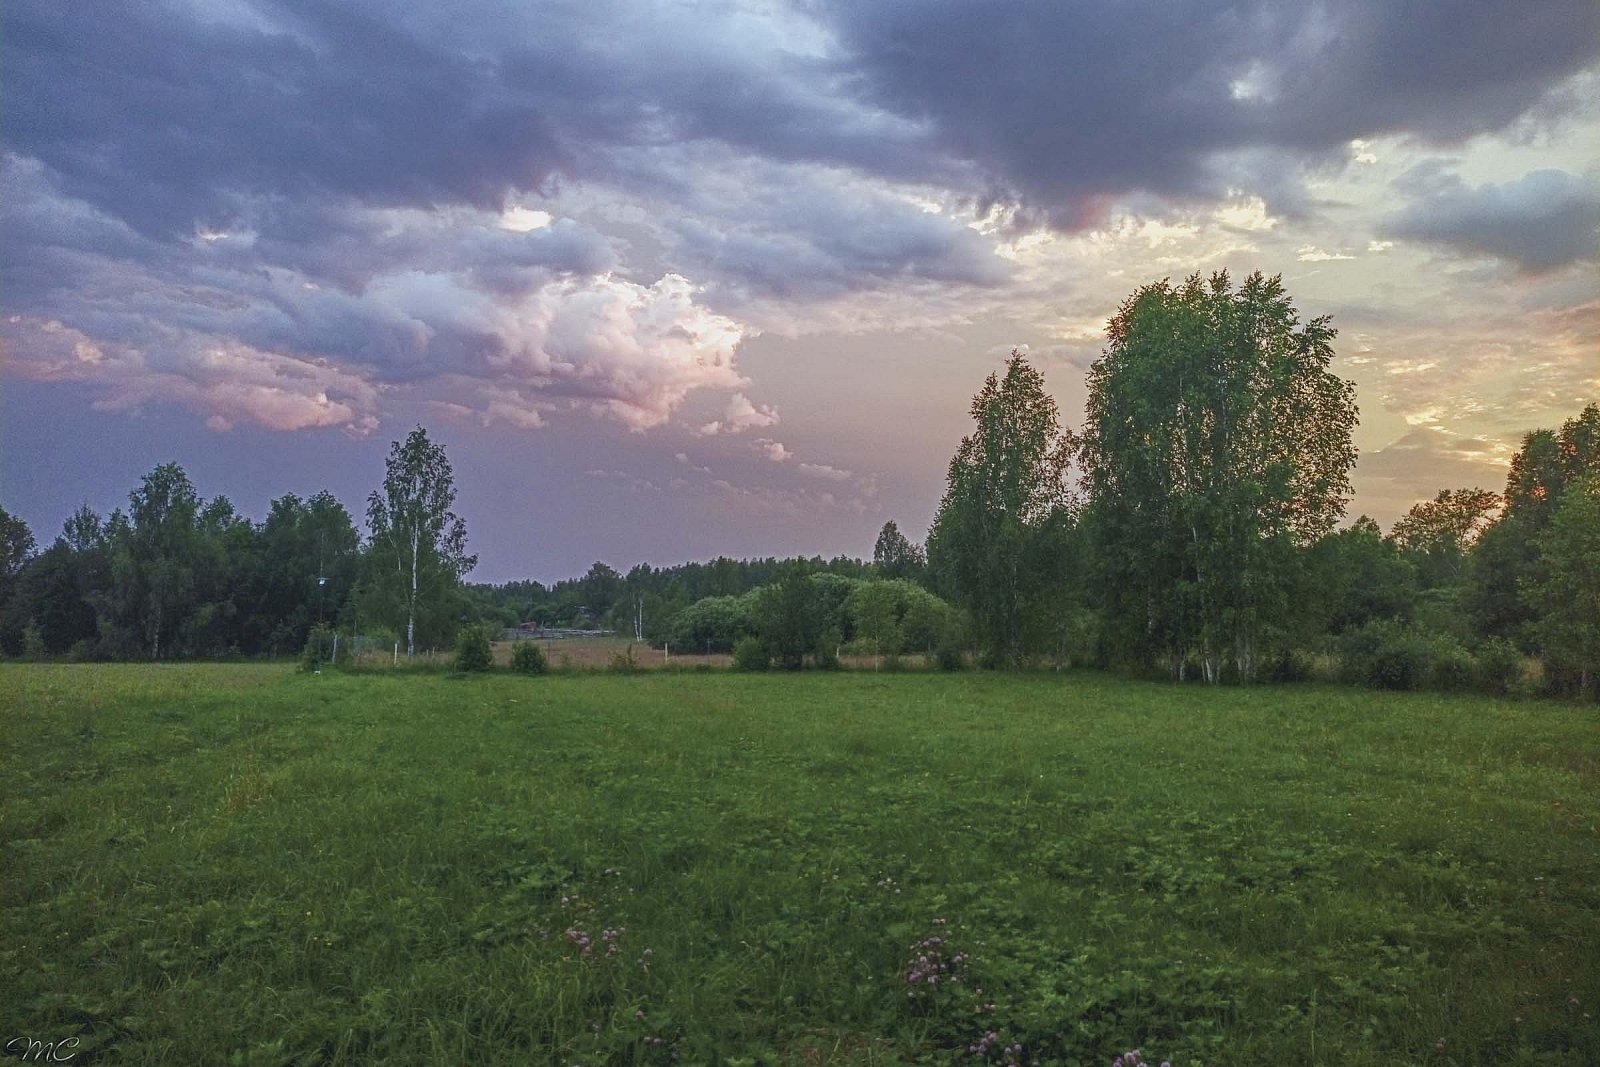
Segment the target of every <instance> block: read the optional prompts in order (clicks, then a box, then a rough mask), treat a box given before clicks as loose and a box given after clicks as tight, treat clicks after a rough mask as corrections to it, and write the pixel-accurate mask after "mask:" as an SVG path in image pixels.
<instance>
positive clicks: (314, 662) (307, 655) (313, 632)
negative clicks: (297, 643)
mask: <svg viewBox="0 0 1600 1067" xmlns="http://www.w3.org/2000/svg"><path fill="white" fill-rule="evenodd" d="M332 659H333V630H332V629H331V628H330V627H328V626H327V625H326V624H324V623H318V624H317V625H315V626H313V627H312V628H311V629H310V630H309V631H307V633H306V642H305V644H304V645H303V646H301V649H300V669H301V670H303V671H316V670H321V669H322V665H323V664H325V663H328V662H329V661H330V660H332Z"/></svg>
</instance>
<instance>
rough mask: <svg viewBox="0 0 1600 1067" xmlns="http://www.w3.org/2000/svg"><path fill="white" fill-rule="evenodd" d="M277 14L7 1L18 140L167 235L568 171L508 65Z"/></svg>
mask: <svg viewBox="0 0 1600 1067" xmlns="http://www.w3.org/2000/svg"><path fill="white" fill-rule="evenodd" d="M270 10H271V11H272V12H273V14H274V15H275V16H276V18H277V19H279V20H280V22H281V26H282V28H281V29H274V30H268V29H265V28H261V27H258V26H253V25H240V24H237V23H233V22H224V21H210V20H205V19H202V18H199V17H196V15H195V12H194V10H193V9H187V8H183V7H178V6H173V5H161V4H156V3H145V4H126V5H117V6H116V10H115V12H114V13H112V12H111V11H109V10H108V9H107V7H106V5H100V4H60V3H55V2H53V0H19V2H17V3H12V4H8V5H7V8H6V34H5V41H4V61H5V72H4V77H5V89H6V110H7V123H6V141H7V144H8V146H9V147H10V148H11V150H12V151H14V152H17V153H19V154H23V155H28V156H33V157H35V158H37V159H40V160H42V161H43V162H44V163H45V164H47V165H48V166H50V167H51V168H52V169H53V170H55V171H56V172H57V173H59V174H60V175H61V176H62V180H63V185H64V187H65V189H66V191H67V192H69V193H71V194H72V195H74V196H78V197H80V198H82V199H85V200H87V201H89V202H90V203H93V204H95V205H97V206H101V207H105V208H107V209H109V210H111V211H112V212H114V213H115V214H116V215H117V216H118V217H119V218H122V219H123V220H125V221H127V222H128V223H129V224H130V225H132V226H134V227H135V228H137V229H139V230H141V231H143V232H146V233H150V234H153V235H160V236H169V237H170V236H178V235H183V234H186V233H189V232H192V230H193V229H194V227H195V226H196V224H197V223H198V224H202V225H225V224H229V223H231V222H232V221H233V220H235V219H236V218H238V217H239V216H240V215H241V214H244V213H247V212H248V210H249V207H250V203H249V201H250V198H252V197H258V196H269V197H290V198H300V197H334V198H344V197H350V198H355V199H358V200H365V201H371V202H380V203H385V204H404V205H412V206H419V207H422V206H428V205H431V204H436V203H441V202H443V203H451V202H465V203H471V204H475V205H479V206H496V205H498V204H499V202H500V198H501V197H502V196H503V195H504V193H505V192H506V190H507V189H508V188H509V187H512V186H518V187H522V188H532V187H534V186H536V185H537V184H538V183H539V182H541V181H543V180H545V179H546V178H547V177H548V176H549V174H550V173H551V171H552V170H553V169H554V168H555V167H556V166H558V165H559V164H560V163H561V161H562V155H561V150H560V148H559V147H558V145H557V144H556V140H555V138H554V136H553V134H552V132H551V130H550V128H549V125H548V123H547V122H546V121H545V119H544V117H543V114H542V111H541V110H540V109H539V108H538V107H537V106H535V103H534V102H533V101H532V100H531V99H529V97H528V95H527V94H526V92H525V91H523V90H522V89H520V88H519V87H517V86H515V85H513V84H511V83H509V82H508V81H507V80H506V79H505V78H504V77H503V76H502V74H501V72H500V70H499V68H498V67H497V66H495V65H494V64H485V63H481V62H475V61H473V60H471V59H469V58H468V57H465V56H460V55H449V54H446V53H443V52H441V51H439V50H437V49H434V48H431V47H429V46H427V45H426V44H425V43H423V42H421V41H419V40H417V39H416V38H415V37H414V36H412V35H411V34H410V33H409V32H407V30H406V29H405V28H404V27H402V26H398V25H395V24H393V23H390V22H386V21H383V20H381V19H378V18H375V17H371V16H367V15H362V14H357V13H353V12H350V11H348V10H345V9H342V8H341V7H339V6H337V5H333V4H319V3H293V4H284V5H274V6H272V7H271V8H270Z"/></svg>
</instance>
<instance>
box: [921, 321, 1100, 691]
mask: <svg viewBox="0 0 1600 1067" xmlns="http://www.w3.org/2000/svg"><path fill="white" fill-rule="evenodd" d="M971 414H972V419H973V421H974V422H975V423H976V424H977V425H976V427H975V428H974V430H973V432H972V433H971V434H970V435H969V436H967V437H964V438H962V440H961V445H960V447H959V448H958V449H957V450H956V454H955V456H954V457H952V458H951V460H950V469H949V476H948V479H947V483H946V488H945V494H944V499H943V500H942V501H941V502H940V504H939V511H938V513H937V515H935V517H934V520H933V527H932V529H931V530H930V531H929V533H928V568H929V571H930V572H931V574H932V576H933V580H934V584H935V587H936V588H937V589H938V590H939V591H940V592H941V593H944V594H945V595H947V596H949V597H950V598H951V599H952V600H953V601H954V602H955V603H957V604H959V605H960V606H962V607H963V608H965V609H966V610H967V611H968V612H969V613H970V615H971V617H972V621H973V626H974V630H975V634H974V636H975V637H976V639H977V641H978V643H979V645H980V646H981V647H982V648H983V650H984V659H985V661H986V662H989V663H991V664H993V665H996V666H1006V665H1013V664H1017V663H1021V662H1022V661H1023V660H1024V659H1026V658H1027V657H1028V655H1029V654H1030V653H1031V652H1032V651H1033V649H1032V648H1030V646H1029V642H1028V640H1027V638H1028V631H1029V625H1028V623H1029V616H1030V613H1031V612H1032V611H1034V610H1035V609H1036V608H1037V607H1038V606H1039V604H1040V603H1041V602H1045V603H1047V602H1049V600H1050V599H1051V597H1052V595H1053V594H1054V593H1055V592H1056V590H1055V589H1053V588H1051V587H1050V586H1049V585H1047V584H1045V583H1041V582H1039V581H1037V580H1036V576H1035V575H1034V574H1032V573H1030V567H1029V563H1030V561H1031V557H1032V556H1033V555H1034V554H1035V553H1036V551H1037V546H1038V542H1039V540H1040V538H1041V537H1042V536H1043V535H1044V533H1043V532H1044V531H1045V530H1046V529H1047V527H1048V526H1049V524H1050V523H1051V522H1052V521H1053V520H1054V519H1056V517H1057V516H1058V514H1059V513H1061V512H1062V511H1063V510H1064V509H1066V508H1067V506H1068V492H1067V484H1066V476H1067V470H1068V467H1069V465H1070V463H1071V456H1072V448H1073V441H1072V438H1071V436H1070V434H1068V433H1065V432H1063V430H1062V428H1061V425H1060V417H1059V415H1058V413H1057V409H1056V402H1055V400H1054V399H1052V398H1051V397H1050V395H1049V394H1048V393H1046V392H1045V389H1044V378H1043V376H1042V375H1040V373H1039V372H1038V371H1037V370H1035V369H1034V368H1033V367H1032V366H1030V365H1029V364H1028V361H1027V359H1026V358H1025V357H1024V356H1023V355H1022V354H1021V353H1020V352H1013V353H1012V354H1011V358H1010V359H1009V360H1007V362H1006V369H1005V374H1004V375H1003V376H1002V375H995V374H991V375H989V378H988V380H987V381H985V382H984V385H983V388H982V390H980V391H979V393H978V395H977V396H975V397H974V398H973V400H972V408H971Z"/></svg>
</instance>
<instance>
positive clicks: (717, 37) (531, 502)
mask: <svg viewBox="0 0 1600 1067" xmlns="http://www.w3.org/2000/svg"><path fill="white" fill-rule="evenodd" d="M413 9H414V10H413ZM0 31H3V32H0V42H3V44H0V78H3V96H0V107H3V110H0V139H3V157H0V184H3V189H0V320H3V321H0V340H3V344H4V362H3V364H0V505H3V506H4V507H6V508H7V509H8V510H11V511H13V512H15V513H18V514H20V515H22V516H23V517H24V518H25V519H27V520H28V521H29V522H30V523H31V524H32V525H33V526H34V528H35V531H36V533H38V534H39V535H40V539H41V541H44V542H48V540H49V539H50V538H51V537H53V536H54V534H55V533H56V531H57V530H58V529H59V525H60V522H61V519H62V518H63V517H64V516H65V515H66V513H67V512H68V511H70V510H71V509H72V508H73V507H75V506H76V505H77V504H79V503H81V502H85V501H87V502H88V503H90V504H91V505H93V506H94V507H96V508H97V509H99V510H102V511H105V510H109V509H110V508H111V507H112V506H115V505H116V504H118V503H121V502H122V501H123V500H124V499H125V496H126V493H127V491H128V490H129V489H130V488H131V487H132V486H133V485H134V484H136V482H137V480H138V478H139V476H140V475H141V474H142V473H144V472H145V471H147V470H148V469H149V468H150V467H151V466H153V465H154V464H156V463H158V462H162V461H165V460H169V459H175V460H177V461H179V462H180V463H182V464H183V465H184V466H185V467H186V468H187V469H188V470H189V471H190V474H191V476H192V477H193V478H194V480H195V482H196V484H197V486H198V487H199V489H200V491H201V493H202V494H203V495H206V496H208V497H209V496H214V495H217V494H226V495H227V496H229V497H230V498H231V499H232V500H233V501H234V502H235V504H236V505H237V506H238V507H240V509H241V510H243V511H244V512H245V513H247V514H250V515H253V516H255V517H258V518H259V517H261V516H262V515H264V513H265V510H266V503H267V501H268V499H270V498H271V497H274V496H277V495H281V494H282V493H284V492H290V491H293V492H298V493H301V494H306V493H309V492H314V491H316V490H317V489H319V488H323V487H326V488H329V489H332V490H333V491H334V492H335V493H336V494H338V495H339V496H340V497H341V499H343V500H344V501H345V502H346V504H347V505H348V506H349V507H350V508H351V510H352V511H353V512H355V513H357V514H359V513H360V512H361V511H362V508H363V504H362V502H363V500H364V498H365V496H366V494H367V492H368V491H370V489H371V488H372V487H373V486H375V485H376V484H377V483H378V482H379V481H380V480H381V477H382V468H383V457H384V454H385V452H386V451H387V449H388V445H389V442H390V441H392V440H394V439H396V438H399V437H402V436H404V434H405V433H406V432H407V431H408V430H409V429H410V428H411V427H412V426H414V425H417V424H418V423H421V424H423V425H425V426H427V427H428V428H429V430H430V432H431V433H432V434H433V435H434V436H435V437H437V438H438V439H440V440H442V441H443V442H444V443H445V444H446V446H447V447H448V449H449V452H450V455H451V458H452V460H453V461H454V463H455V465H456V470H457V476H458V483H459V486H460V497H459V500H458V510H459V511H460V512H461V514H462V515H463V516H464V517H465V518H466V520H467V523H468V527H469V530H470V532H471V535H472V542H473V547H474V549H475V550H477V551H478V552H479V553H480V556H481V560H482V562H481V564H480V567H479V569H478V571H477V572H476V574H475V575H474V577H476V578H478V579H480V580H503V579H507V578H512V577H522V576H535V577H539V578H543V579H551V578H556V577H562V576H566V575H569V574H573V573H577V572H580V571H581V570H582V569H584V568H585V567H586V566H587V565H588V563H590V562H591V561H593V560H595V559H604V560H607V561H609V562H611V563H613V564H615V565H617V566H619V567H626V566H627V565H629V564H631V563H633V562H636V561H639V560H648V561H652V562H657V563H663V562H672V561H678V560H682V559H689V558H705V557H708V556H711V555H715V554H719V553H726V554H731V555H769V554H778V555H783V554H790V553H795V552H804V553H807V554H811V553H822V554H824V555H832V554H835V553H847V554H850V555H863V554H868V553H870V551H871V548H872V540H873V537H874V535H875V533H876V531H877V529H878V527H879V526H880V525H881V524H882V523H883V522H884V520H886V519H890V518H893V519H896V520H897V521H898V522H899V523H900V524H901V525H902V526H903V527H904V528H906V529H907V530H908V531H909V532H912V533H914V534H916V535H918V536H920V535H921V533H923V532H924V531H925V530H926V527H927V523H928V521H929V519H930V518H931V516H932V512H933V509H934V507H935V505H936V504H937V502H938V498H939V495H940V493H941V491H942V488H943V477H944V468H945V465H946V463H947V462H948V460H949V457H950V454H951V452H952V451H953V450H954V448H955V446H956V444H957V442H958V440H959V439H960V437H961V435H962V434H963V433H964V432H965V429H966V426H965V422H966V418H967V416H966V408H967V405H968V403H969V401H970V398H971V395H972V393H973V392H974V391H976V389H977V388H978V386H979V385H980V384H981V382H982V379H983V377H984V376H985V375H986V374H987V373H988V372H989V371H990V370H992V369H994V368H995V367H997V366H998V365H999V363H1000V361H1001V360H1002V359H1003V357H1004V355H1005V354H1006V353H1007V352H1008V351H1009V350H1010V348H1011V347H1013V346H1017V345H1026V346H1028V349H1029V351H1030V353H1031V354H1032V355H1033V357H1034V358H1035V359H1036V361H1037V362H1038V364H1039V365H1040V366H1041V367H1042V369H1043V370H1044V372H1045V375H1046V378H1047V381H1048V383H1049V386H1050V388H1051V389H1052V391H1053V392H1054V393H1055V395H1056V396H1057V398H1058V399H1059V401H1060V402H1061V405H1062V409H1063V413H1064V415H1065V416H1066V418H1067V420H1068V421H1069V422H1070V423H1072V424H1074V425H1076V424H1077V423H1078V421H1079V420H1080V418H1081V409H1082V403H1083V399H1084V384H1083V379H1084V373H1085V370H1086V368H1087V367H1088V365H1089V363H1090V362H1091V361H1092V360H1093V359H1094V358H1095V357H1096V356H1097V355H1098V353H1099V350H1100V344H1101V337H1102V330H1103V327H1104V324H1105V321H1106V319H1107V318H1108V317H1109V316H1110V315H1111V313H1112V312H1113V311H1114V310H1115V308H1116V306H1117V304H1118V303H1119V302H1120V301H1121V300H1122V299H1123V298H1124V297H1125V296H1126V295H1128V294H1129V293H1130V292H1132V291H1133V290H1134V289H1135V288H1136V287H1138V286H1139V285H1141V284H1144V283H1146V282H1149V281H1153V280H1156V279H1159V278H1161V277H1164V276H1173V277H1180V276H1183V275H1186V274H1188V273H1190V272H1192V271H1195V270H1202V271H1211V270H1215V269H1219V268H1224V267H1226V268H1228V269H1231V270H1233V271H1235V272H1236V273H1245V272H1248V271H1250V270H1253V269H1261V270H1263V271H1266V272H1267V273H1281V274H1282V275H1283V277H1284V280H1285V283H1286V285H1287V287H1288V289H1289V291H1290V293H1292V294H1293V296H1294V297H1295V300H1296V303H1297V304H1298V306H1299V307H1300V308H1301V309H1302V313H1303V314H1304V315H1306V316H1307V317H1310V316H1313V315H1320V314H1329V315H1332V316H1333V320H1334V324H1335V325H1336V326H1337V327H1338V328H1339V330H1340V335H1339V339H1338V342H1337V350H1338V352H1339V358H1338V360H1337V362H1336V364H1335V369H1336V370H1337V371H1338V372H1339V373H1341V374H1342V375H1344V376H1345V377H1348V378H1352V379H1354V380H1355V382H1356V383H1357V389H1358V399H1359V403H1360V406H1361V412H1362V424H1361V428H1360V430H1359V432H1358V435H1357V441H1358V443H1359V445H1360V446H1361V448H1362V460H1361V463H1360V466H1359V467H1358V469H1357V472H1356V487H1357V497H1356V500H1355V502H1354V504H1353V506H1352V514H1354V513H1355V512H1357V511H1366V512H1369V513H1371V514H1373V515H1374V516H1376V517H1378V518H1379V519H1380V520H1382V521H1384V522H1386V523H1387V522H1388V521H1391V520H1392V519H1393V518H1394V517H1396V516H1397V515H1398V514H1399V513H1400V512H1402V511H1403V510H1404V509H1405V508H1406V507H1407V506H1408V505H1409V504H1410V503H1411V502H1412V501H1413V500H1415V499H1417V498H1419V497H1423V496H1431V495H1432V494H1433V492H1434V491H1435V490H1437V489H1439V488H1442V487H1445V486H1467V485H1482V486H1485V487H1487V488H1491V489H1498V488H1500V487H1501V486H1502V485H1503V482H1504V463H1505V460H1506V458H1507V457H1508V455H1509V453H1510V451H1511V450H1512V449H1513V448H1514V447H1515V444H1516V442H1517V440H1518V438H1519V437H1520V435H1521V433H1522V432H1524V431H1525V430H1527V429H1529V428H1532V427H1535V426H1544V425H1556V424H1559V423H1560V422H1561V421H1562V420H1563V419H1564V418H1566V417H1568V416H1570V415H1572V414H1574V413H1575V412H1576V411H1577V410H1578V409H1579V408H1580V407H1581V406H1582V404H1583V403H1584V402H1586V401H1592V400H1596V399H1600V6H1597V5H1596V4H1595V3H1594V2H1593V0H1530V2H1527V3H1521V4H1483V3H1474V2H1468V0H1456V2H1449V0H1444V2H1441V0H1435V2H1419V3H1413V4H1396V3H1393V2H1390V0H1340V2H1337V3H1335V2H1332V0H1327V2H1297V0H1296V2H1276V3H1256V4H1252V3H1241V2H1230V3H1216V2H1210V0H1196V2H1190V3H1184V4H1174V3H1172V2H1171V0H1119V2H1086V3H1073V4H994V3H990V2H982V0H950V2H939V0H930V2H927V3H910V2H904V0H902V2H885V0H795V2H793V3H784V2H781V0H770V2H755V3H731V2H730V3H696V2H676V3H671V2H667V3H647V2H614V0H581V2H573V3H566V2H529V0H452V2H451V3H448V4H416V5H397V4H393V3H379V2H371V3H368V2H356V0H345V2H339V3H334V2H324V0H281V2H279V0H174V2H157V0H140V2H138V3H127V4H103V3H89V4H68V3H62V2H60V0H8V2H7V3H6V6H5V9H4V11H3V12H0Z"/></svg>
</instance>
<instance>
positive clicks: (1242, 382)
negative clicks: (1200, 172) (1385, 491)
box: [1082, 272, 1356, 682]
mask: <svg viewBox="0 0 1600 1067" xmlns="http://www.w3.org/2000/svg"><path fill="white" fill-rule="evenodd" d="M1334 335H1335V331H1334V329H1333V328H1332V327H1331V326H1330V325H1329V324H1328V320H1327V318H1325V317H1324V318H1316V319H1312V320H1311V321H1310V322H1307V323H1305V324H1301V323H1300V321H1299V318H1298V315H1297V312H1296V311H1295V308H1294V306H1293V305H1292V304H1291V303H1290V300H1289V296H1288V294H1287V293H1286V292H1284V289H1283V285H1282V282H1281V280H1280V279H1279V278H1277V277H1273V278H1266V277H1264V276H1262V275H1261V274H1260V273H1256V274H1252V275H1250V276H1249V277H1248V278H1246V279H1245V281H1244V284H1243V285H1242V286H1240V287H1239V288H1238V289H1237V290H1235V289H1234V287H1233V284H1232V281H1231V280H1230V278H1229V277H1228V275H1227V273H1226V272H1221V273H1217V274H1214V275H1212V276H1211V278H1210V279H1209V281H1206V280H1202V279H1201V277H1200V275H1198V274H1195V275H1193V276H1191V277H1190V278H1189V279H1188V280H1187V281H1185V282H1184V283H1183V284H1182V285H1181V286H1177V287H1174V286H1172V285H1171V284H1170V283H1168V282H1165V281H1163V282H1158V283H1156V284H1153V285H1147V286H1145V287H1143V288H1141V289H1140V290H1138V291H1137V292H1135V293H1134V294H1133V295H1132V296H1131V297H1129V298H1128V300H1127V301H1126V302H1125V303H1124V304H1123V305H1122V307H1121V309H1120V310H1119V311H1118V313H1117V315H1116V317H1115V318H1113V319H1112V320H1111V323H1110V325H1109V327H1108V329H1107V337H1108V344H1107V348H1106V351H1105V355H1104V356H1103V357H1102V358H1101V359H1100V360H1099V361H1097V362H1096V363H1095V364H1094V366H1093V367H1092V368H1091V370H1090V373H1089V402H1088V407H1087V415H1086V422H1085V427H1084V433H1083V448H1082V455H1083V463H1084V468H1085V473H1084V478H1085V484H1086V486H1087V488H1088V491H1089V509H1090V511H1089V517H1090V519H1091V521H1092V525H1093V530H1094V541H1095V546H1096V550H1097V555H1098V558H1099V560H1100V562H1101V573H1102V574H1103V575H1104V576H1105V579H1106V585H1105V588H1104V597H1105V604H1106V607H1107V609H1108V610H1109V612H1110V614H1111V616H1112V619H1113V621H1114V622H1115V623H1116V625H1117V627H1118V629H1119V631H1120V633H1121V634H1122V635H1123V639H1124V640H1125V641H1129V642H1137V647H1139V648H1141V649H1142V650H1143V655H1144V657H1146V658H1147V659H1149V660H1152V661H1154V660H1165V661H1167V662H1169V663H1172V664H1174V665H1178V664H1181V663H1183V662H1184V660H1185V659H1186V658H1187V657H1188V655H1189V654H1190V653H1191V652H1193V653H1196V654H1198V656H1199V658H1200V661H1201V663H1202V665H1203V669H1204V672H1205V675H1206V678H1207V679H1208V680H1209V681H1213V682H1214V681H1217V680H1218V679H1220V677H1221V665H1222V660H1223V659H1224V658H1225V657H1227V658H1231V659H1232V660H1233V661H1234V664H1235V666H1236V669H1237V673H1238V675H1239V677H1240V678H1241V679H1242V680H1244V681H1249V680H1250V679H1251V678H1252V677H1253V675H1254V674H1255V657H1256V653H1257V649H1258V648H1259V647H1260V646H1262V645H1263V644H1264V643H1266V642H1267V640H1268V639H1269V638H1270V637H1271V635H1272V633H1273V631H1274V630H1276V629H1280V628H1282V627H1283V626H1284V625H1285V623H1287V621H1288V620H1289V617H1290V616H1291V615H1293V614H1294V611H1295V607H1296V605H1294V604H1292V603H1291V602H1290V599H1289V596H1288V590H1289V588H1290V587H1291V585H1292V577H1293V573H1294V570H1295V566H1296V562H1297V560H1298V558H1299V557H1298V555H1297V553H1296V551H1295V549H1296V548H1297V547H1299V546H1304V545H1308V544H1310V543H1312V542H1314V541H1315V540H1316V539H1317V538H1318V537H1320V536H1322V535H1323V534H1325V533H1326V532H1327V531H1328V530H1330V529H1331V528H1332V527H1333V525H1334V523H1335V522H1336V521H1337V520H1338V518H1339V517H1340V515H1342V514H1343V511H1344V504H1345V499H1346V495H1347V494H1348V493H1349V491H1350V481H1349V471H1350V468H1351V466H1352V465H1353V464H1354V462H1355V448H1354V445H1353V444H1352V443H1351V437H1350V434H1351V429H1352V427H1353V426H1354V425H1355V422H1356V406H1355V401H1354V386H1353V385H1351V383H1349V382H1346V381H1344V380H1342V379H1340V378H1339V377H1337V376H1336V375H1334V374H1332V373H1330V372H1329V371H1328V364H1329V362H1330V360H1331V359H1332V357H1333V347H1332V341H1333V338H1334Z"/></svg>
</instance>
